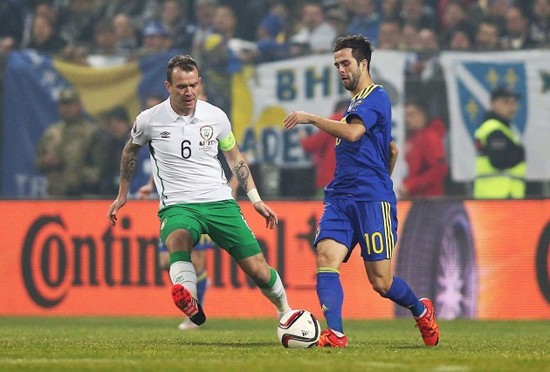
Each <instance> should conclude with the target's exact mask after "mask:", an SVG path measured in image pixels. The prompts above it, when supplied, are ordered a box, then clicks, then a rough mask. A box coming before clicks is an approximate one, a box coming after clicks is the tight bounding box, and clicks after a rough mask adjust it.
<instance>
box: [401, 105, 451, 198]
mask: <svg viewBox="0 0 550 372" xmlns="http://www.w3.org/2000/svg"><path fill="white" fill-rule="evenodd" d="M405 128H406V131H407V135H406V136H407V138H406V141H405V146H404V153H405V154H404V157H405V162H406V163H407V168H408V173H407V175H406V177H405V178H404V180H403V183H402V184H401V186H400V187H399V189H398V191H397V194H398V195H399V196H400V197H401V198H416V197H426V196H443V195H444V193H445V187H444V185H445V177H446V175H447V170H448V167H447V160H446V156H445V147H444V137H445V132H446V131H445V126H444V125H443V122H442V121H441V120H439V119H430V117H429V113H428V109H427V107H426V105H425V104H424V103H422V102H421V101H419V100H408V101H407V102H406V103H405Z"/></svg>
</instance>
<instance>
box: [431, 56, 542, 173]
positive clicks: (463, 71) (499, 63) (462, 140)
mask: <svg viewBox="0 0 550 372" xmlns="http://www.w3.org/2000/svg"><path fill="white" fill-rule="evenodd" d="M549 60H550V51H546V50H534V51H525V50H523V51H521V52H498V53H497V52H491V53H454V52H453V53H442V55H441V63H442V66H443V69H444V71H445V80H446V83H447V97H448V102H449V114H450V115H449V117H450V150H451V167H450V168H451V172H452V177H453V179H454V180H456V181H471V180H473V178H474V175H475V169H474V161H475V147H474V139H473V138H474V137H473V136H474V132H475V130H476V128H477V127H478V126H479V124H481V122H482V121H483V118H484V116H485V113H486V112H487V110H488V109H489V104H490V96H491V91H492V90H493V89H494V88H495V87H500V86H505V87H508V88H510V89H512V90H514V91H516V92H517V93H519V94H520V95H521V96H520V99H519V109H518V112H517V114H516V117H515V118H514V120H513V125H514V129H515V130H516V131H517V132H518V133H519V134H520V137H521V139H522V143H523V145H524V146H525V150H526V162H527V178H528V179H530V180H549V179H550V162H549V161H548V143H549V141H550V105H549V104H548V103H549V102H550V64H549V63H548V61H549Z"/></svg>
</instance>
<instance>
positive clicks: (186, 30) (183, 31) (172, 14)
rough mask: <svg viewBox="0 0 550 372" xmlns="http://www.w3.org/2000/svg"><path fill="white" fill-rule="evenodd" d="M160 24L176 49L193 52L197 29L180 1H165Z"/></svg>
mask: <svg viewBox="0 0 550 372" xmlns="http://www.w3.org/2000/svg"><path fill="white" fill-rule="evenodd" d="M160 23H161V26H162V28H163V29H164V30H165V32H166V36H167V37H168V38H169V39H171V40H172V44H173V47H174V48H178V49H181V50H183V51H184V52H185V53H190V52H191V46H192V43H193V36H194V34H195V31H196V28H197V27H196V26H195V25H194V24H193V23H192V22H191V20H190V19H189V18H188V17H187V16H186V14H185V12H184V8H183V7H182V5H181V3H180V1H179V0H164V2H163V3H162V10H161V22H160ZM145 29H147V26H146V27H145ZM144 37H145V30H144Z"/></svg>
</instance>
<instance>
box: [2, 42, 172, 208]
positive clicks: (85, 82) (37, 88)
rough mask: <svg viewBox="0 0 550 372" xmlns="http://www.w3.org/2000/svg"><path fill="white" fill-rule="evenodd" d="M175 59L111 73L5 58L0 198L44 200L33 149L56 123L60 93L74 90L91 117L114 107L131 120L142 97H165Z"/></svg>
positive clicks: (20, 56)
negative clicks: (169, 69) (168, 67)
mask: <svg viewBox="0 0 550 372" xmlns="http://www.w3.org/2000/svg"><path fill="white" fill-rule="evenodd" d="M177 53H178V51H170V52H166V53H161V54H156V55H152V56H147V57H144V58H141V59H138V60H135V61H132V62H128V63H125V64H123V65H120V66H116V67H110V68H92V67H87V66H81V65H75V64H71V63H67V62H64V61H62V60H57V59H55V58H52V57H50V56H49V55H46V54H40V53H37V52H34V51H31V50H25V51H17V52H12V53H10V55H9V56H8V60H7V64H6V70H5V73H4V87H3V89H4V98H3V108H4V109H3V121H4V128H3V145H2V151H3V156H2V159H3V160H2V164H1V167H2V173H1V175H2V183H1V185H2V190H1V191H2V192H1V194H2V196H3V197H5V198H15V197H16V198H29V197H30V198H40V197H45V196H46V195H44V192H45V180H44V177H43V176H42V175H40V174H38V173H37V172H36V170H35V167H34V163H35V149H36V146H37V144H38V141H39V139H40V137H41V136H42V133H43V132H44V130H45V129H46V128H48V127H49V126H50V125H51V124H53V123H55V122H56V121H58V120H59V119H60V118H59V113H58V111H57V98H58V96H59V93H60V92H61V91H62V90H63V89H65V88H67V87H69V86H72V87H74V88H76V89H77V90H78V92H79V93H80V96H81V99H82V103H83V106H84V109H85V111H86V113H87V114H88V115H90V116H92V117H96V116H97V115H99V114H101V113H105V112H107V111H109V110H110V109H111V108H113V107H115V106H118V105H122V106H124V107H125V108H126V109H127V110H128V113H129V114H130V116H131V117H135V116H136V115H137V114H138V113H139V112H140V107H141V102H142V101H143V99H144V98H145V97H147V96H149V95H151V94H157V95H161V96H163V97H166V96H167V92H166V89H165V87H164V80H165V79H166V65H167V63H168V60H169V59H170V58H171V57H172V56H174V55H175V54H177ZM142 152H144V151H142ZM135 178H139V175H138V174H136V177H135ZM145 181H146V180H145ZM138 182H142V181H141V180H140V181H138ZM143 183H144V182H143Z"/></svg>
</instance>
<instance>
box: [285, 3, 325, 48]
mask: <svg viewBox="0 0 550 372" xmlns="http://www.w3.org/2000/svg"><path fill="white" fill-rule="evenodd" d="M335 39H336V30H335V29H334V27H332V26H331V25H330V24H329V23H328V22H327V21H326V19H325V12H324V9H323V7H322V6H321V5H320V4H318V3H314V2H306V3H304V4H303V5H302V9H301V27H300V28H299V29H298V31H297V32H296V33H295V34H294V35H292V36H291V38H290V42H291V43H292V44H293V46H294V49H293V52H292V53H293V54H294V55H302V54H308V53H325V52H329V51H331V50H332V43H333V42H334V40H335Z"/></svg>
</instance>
